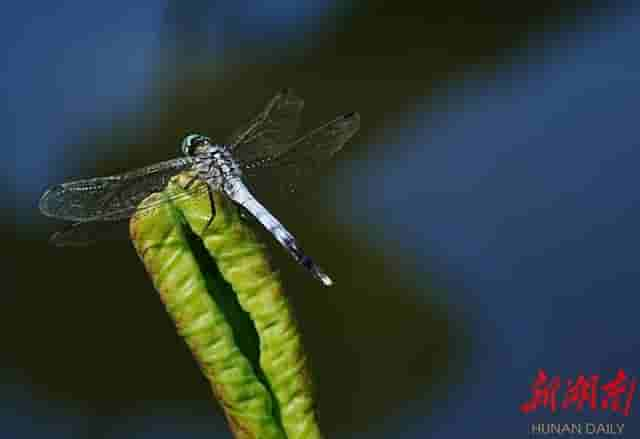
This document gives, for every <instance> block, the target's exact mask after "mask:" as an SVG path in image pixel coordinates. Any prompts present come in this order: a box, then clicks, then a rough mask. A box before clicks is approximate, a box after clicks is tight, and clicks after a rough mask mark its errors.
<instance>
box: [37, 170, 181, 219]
mask: <svg viewBox="0 0 640 439" xmlns="http://www.w3.org/2000/svg"><path fill="white" fill-rule="evenodd" d="M190 165H191V159H189V158H178V159H173V160H168V161H165V162H160V163H157V164H155V165H151V166H147V167H145V168H141V169H136V170H134V171H130V172H127V173H124V174H120V175H113V176H110V177H98V178H91V179H87V180H78V181H73V182H69V183H63V184H61V185H57V186H53V187H52V188H50V189H49V190H48V191H47V192H45V194H44V195H43V196H42V198H41V199H40V210H41V211H42V213H43V214H45V215H47V216H51V217H55V218H59V219H63V220H69V221H113V220H118V219H123V218H128V217H129V216H131V215H132V214H133V213H134V212H135V211H136V209H137V206H138V204H139V203H140V202H141V201H142V200H143V199H145V198H146V197H147V196H148V195H150V194H151V193H153V192H157V191H161V190H163V189H164V187H165V186H166V184H167V183H168V181H169V179H170V178H171V177H173V176H174V175H176V174H178V173H179V172H181V171H183V170H186V169H188V168H189V167H190ZM149 207H152V206H147V207H146V208H149Z"/></svg>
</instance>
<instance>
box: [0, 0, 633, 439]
mask: <svg viewBox="0 0 640 439" xmlns="http://www.w3.org/2000/svg"><path fill="white" fill-rule="evenodd" d="M600 4H601V5H602V3H600ZM5 12H6V13H4V14H3V19H2V26H1V27H0V34H1V35H2V41H3V46H4V51H5V54H6V55H5V68H4V69H3V73H2V77H3V81H2V83H3V88H4V90H5V100H4V101H5V109H4V112H3V113H4V117H3V118H2V120H1V121H0V124H1V126H2V132H3V134H4V135H3V137H4V142H3V144H4V150H5V157H4V158H3V160H2V161H1V162H0V163H1V167H2V177H3V183H4V184H3V191H2V192H3V193H2V199H3V203H2V221H3V227H2V232H3V236H4V238H5V239H4V240H3V245H4V248H5V250H4V254H5V258H6V259H7V262H10V264H9V265H7V268H6V270H7V273H6V274H5V276H6V280H7V283H6V284H5V287H4V289H3V294H2V295H0V309H1V310H2V315H3V317H2V320H1V321H2V348H1V349H0V356H1V357H0V358H1V362H0V436H2V437H8V438H13V437H19V438H31V437H47V438H125V437H126V438H128V437H132V438H133V437H136V438H144V439H147V438H149V439H150V438H154V439H156V438H169V437H172V438H173V437H180V438H189V439H191V438H194V439H195V438H209V437H231V436H230V433H228V431H227V428H226V426H225V422H224V419H223V418H222V416H221V413H220V410H219V409H218V408H217V407H216V405H215V403H213V402H212V400H211V397H210V391H209V388H208V385H207V384H206V382H205V380H204V378H203V377H202V376H201V374H200V372H199V370H198V368H197V366H196V363H195V361H194V360H193V359H192V358H191V356H190V353H189V352H188V350H187V348H186V347H185V346H184V343H183V342H182V340H181V339H180V338H179V336H177V335H176V331H175V329H174V327H173V325H172V323H171V322H170V320H169V318H168V316H167V315H166V313H165V311H164V309H163V307H162V304H161V303H160V301H159V300H158V296H157V294H156V293H155V292H154V290H153V288H152V286H151V284H150V282H149V281H148V280H147V277H146V274H145V272H144V270H143V267H142V265H141V264H140V263H139V261H138V260H137V258H136V256H135V253H134V251H133V249H132V248H131V245H130V244H129V243H128V242H127V241H126V239H122V240H120V241H109V242H105V243H102V244H101V245H99V246H96V247H92V248H88V249H83V250H76V249H55V248H51V247H49V246H48V245H47V237H48V236H49V234H50V233H52V232H53V231H54V230H56V229H57V228H58V227H59V224H54V223H53V222H52V221H50V220H48V219H46V218H43V217H41V216H39V214H38V211H37V208H36V205H37V200H38V197H39V196H40V194H41V193H42V191H43V190H44V189H45V188H46V187H47V186H49V185H51V184H55V183H60V182H62V181H65V180H69V179H76V178H84V177H90V176H95V175H108V174H112V173H116V172H120V171H123V170H127V169H130V168H133V167H138V166H143V165H146V164H149V163H153V162H156V161H160V160H164V159H167V158H171V157H173V156H174V155H175V154H177V152H178V145H179V142H180V139H181V137H182V136H183V135H184V134H186V133H187V132H190V131H201V132H204V133H208V134H209V135H210V136H211V137H213V138H214V139H222V138H224V136H225V135H227V134H229V133H230V131H231V130H232V129H233V128H235V126H236V125H237V124H239V123H241V122H243V121H245V120H246V119H247V117H249V116H250V115H252V114H253V113H255V112H256V111H257V110H259V109H260V108H261V106H262V105H263V104H264V102H265V101H266V100H267V99H268V98H269V97H271V96H272V95H273V94H274V93H275V92H276V91H277V90H278V89H280V88H282V87H293V88H294V89H295V90H296V91H297V93H298V94H299V95H301V96H302V97H304V98H305V100H306V103H307V105H306V107H305V114H304V121H303V125H304V127H305V128H307V129H308V128H313V127H315V126H317V125H319V124H320V123H322V122H324V121H326V120H329V119H330V118H332V117H334V116H335V115H337V114H339V113H344V112H348V111H354V110H356V111H359V112H361V114H362V125H363V126H362V129H361V132H360V133H359V134H358V135H357V136H356V137H355V138H354V140H353V141H352V142H351V143H350V144H349V145H348V147H347V148H346V149H345V151H343V152H342V153H341V154H340V155H339V156H338V158H337V160H335V161H334V162H333V163H332V164H331V165H330V166H328V167H327V169H325V170H324V171H323V172H321V173H320V174H319V175H318V176H317V178H316V179H315V181H314V185H313V187H312V188H310V189H309V191H308V192H307V193H306V194H305V196H302V197H297V198H292V199H285V200H283V199H281V198H279V197H277V196H275V195H274V197H272V198H273V199H271V198H269V199H268V200H265V204H267V205H268V206H269V208H270V209H271V210H272V211H273V212H274V213H275V215H276V216H278V217H280V218H281V219H282V221H283V223H284V224H286V225H287V226H288V227H289V228H290V230H292V231H293V232H294V234H295V235H296V236H298V238H299V239H300V241H301V242H302V243H303V245H304V247H305V248H306V249H307V251H308V252H309V253H310V254H311V255H313V256H314V258H315V259H317V260H318V262H319V263H320V264H321V265H322V266H324V267H325V268H326V269H327V271H328V272H329V273H330V274H331V275H332V277H333V278H334V279H335V280H336V286H335V287H333V288H331V289H323V288H322V287H321V286H319V285H317V283H316V282H315V281H313V280H312V279H311V278H310V277H309V276H308V275H307V273H305V272H304V270H302V269H301V268H300V267H297V266H295V265H294V264H293V263H292V262H291V261H290V260H289V258H288V257H287V255H285V254H284V252H282V251H281V250H280V249H279V248H277V246H275V245H273V243H272V242H271V240H269V238H268V237H265V239H266V240H267V241H268V242H269V243H270V245H271V246H272V248H273V252H272V253H273V258H274V261H275V264H276V266H277V267H278V268H279V269H280V270H281V272H282V276H283V277H284V282H285V286H286V287H287V290H288V291H289V293H290V295H291V296H292V301H293V303H294V305H295V307H296V310H297V311H298V317H299V320H300V322H301V326H302V331H303V333H304V336H305V341H306V345H307V348H308V350H309V352H310V355H311V358H312V360H313V365H314V373H315V375H316V381H317V384H318V388H319V404H320V415H321V423H322V426H323V429H324V431H325V432H326V434H327V437H330V438H389V437H393V438H407V439H412V438H425V437H438V438H462V437H491V438H501V437H504V438H516V437H528V428H529V424H530V423H533V422H544V420H546V419H554V421H553V422H572V421H574V420H576V419H578V420H583V421H588V422H614V421H616V420H617V422H622V421H623V420H624V421H626V423H627V427H626V428H627V430H626V431H627V434H628V436H626V437H634V436H635V437H640V436H636V434H640V423H639V422H638V421H637V416H635V415H634V416H632V417H630V418H621V417H620V415H614V414H611V413H608V412H595V413H587V414H582V415H579V416H578V415H575V416H574V415H571V414H570V413H567V412H562V414H560V415H556V416H555V417H548V416H545V415H544V414H541V413H538V414H535V415H527V416H525V415H523V414H521V413H520V412H519V411H518V406H519V404H520V403H522V402H524V401H525V400H526V399H528V398H529V393H530V390H529V386H530V383H531V382H532V381H533V378H534V376H535V373H536V371H537V369H538V368H545V370H547V371H548V372H549V373H551V374H554V375H561V376H563V377H572V376H573V377H575V376H576V375H578V374H582V373H585V374H601V375H602V376H603V377H607V376H608V377H610V378H612V377H613V374H614V373H615V371H616V370H617V369H618V368H624V369H625V370H626V371H627V372H629V373H631V374H634V375H635V376H640V351H639V350H638V346H640V335H639V331H638V326H637V321H636V320H635V319H636V318H637V315H638V307H639V305H640V299H639V297H640V296H639V295H638V292H639V287H640V270H639V269H638V248H640V237H639V233H638V224H640V203H638V201H640V200H639V198H640V197H639V196H638V187H639V186H640V185H639V183H640V178H639V172H638V168H639V165H640V134H639V133H638V114H639V113H638V105H639V103H640V58H639V57H638V47H639V46H640V10H639V8H638V4H637V2H631V1H629V2H611V3H609V6H608V7H606V8H605V7H601V6H600V7H596V5H595V2H594V3H593V4H592V3H591V2H528V3H524V4H523V3H513V4H512V5H511V6H510V7H505V6H504V5H498V4H495V5H494V4H487V3H477V2H471V1H460V2H445V3H438V4H432V2H422V3H418V2H415V3H403V2H384V1H370V2H335V1H329V0H315V1H307V2H294V1H281V2H277V4H271V2H269V3H267V2H254V1H240V2H216V1H213V2H206V1H203V0H198V1H193V2H177V1H168V2H134V4H132V2H124V1H113V2H90V3H89V2H80V1H68V2H64V4H54V3H37V2H19V3H15V4H13V5H12V6H10V7H9V10H6V11H5ZM636 403H637V401H636ZM636 405H637V404H636ZM634 431H635V432H636V433H633V432H634Z"/></svg>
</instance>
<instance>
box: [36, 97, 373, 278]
mask: <svg viewBox="0 0 640 439" xmlns="http://www.w3.org/2000/svg"><path fill="white" fill-rule="evenodd" d="M303 106H304V101H303V100H302V99H301V98H299V97H298V96H297V95H296V94H295V93H294V92H293V91H292V90H290V89H285V90H282V91H280V92H279V93H278V94H276V95H275V96H274V97H273V98H272V99H271V100H270V101H269V102H268V103H267V105H266V107H265V108H264V110H263V111H261V112H260V113H258V114H257V115H256V116H255V117H254V118H252V119H251V120H250V121H249V122H248V123H247V124H246V125H245V126H243V127H241V128H240V129H238V130H236V131H235V132H234V133H233V134H232V135H231V136H230V137H229V139H228V140H227V141H226V142H224V143H214V142H213V141H212V140H211V139H210V138H209V137H207V136H204V135H202V134H188V135H187V136H186V137H184V139H183V140H182V142H181V147H180V150H181V153H182V156H180V157H177V158H174V159H170V160H167V161H163V162H159V163H156V164H153V165H150V166H146V167H143V168H140V169H135V170H132V171H129V172H125V173H123V174H118V175H112V176H107V177H96V178H89V179H83V180H76V181H71V182H68V183H63V184H58V185H55V186H52V187H50V188H49V189H47V190H46V191H45V193H44V194H43V195H42V197H41V199H40V203H39V208H40V211H41V212H42V213H43V214H44V215H46V216H49V217H54V218H57V219H62V220H65V221H71V222H72V224H71V226H70V227H68V229H67V230H65V231H64V232H58V233H56V234H54V235H53V236H52V239H51V240H52V243H53V244H54V245H59V246H64V245H77V244H78V243H81V244H82V243H85V242H84V241H86V243H89V238H87V237H86V236H87V230H89V229H91V230H93V228H94V227H95V226H96V225H97V226H99V227H102V224H105V223H109V222H115V221H119V220H124V219H128V218H129V217H131V216H132V215H134V214H141V213H144V211H146V210H147V209H153V208H154V207H157V205H158V204H159V203H164V202H172V201H175V200H177V199H178V198H182V197H190V196H193V195H196V192H197V191H203V190H204V191H207V192H208V193H209V198H210V200H212V194H213V192H216V191H221V192H223V193H224V194H226V196H227V197H228V198H230V199H231V200H233V201H234V202H235V203H237V204H238V205H240V206H241V207H242V208H243V209H244V210H245V211H246V212H248V213H249V214H250V215H251V216H253V217H254V218H255V219H256V220H257V221H258V222H259V223H260V224H262V226H263V227H264V228H265V229H266V230H267V231H268V232H269V233H270V234H271V235H273V237H274V238H275V239H276V241H278V243H280V245H282V247H284V248H285V249H286V250H287V251H288V253H289V254H290V255H291V256H292V257H293V258H294V260H295V261H296V262H298V263H299V264H301V265H302V266H304V267H305V268H306V269H307V270H309V272H310V273H311V274H312V275H313V276H314V277H315V278H316V279H318V280H319V281H320V282H321V283H322V284H323V285H325V286H330V285H332V284H333V281H332V280H331V278H330V277H329V276H328V275H327V274H326V273H325V272H324V271H323V270H322V269H321V268H320V267H319V266H318V265H317V264H316V263H315V262H314V261H313V260H312V259H311V258H310V257H309V256H307V255H306V254H305V253H304V252H303V251H302V249H301V248H300V246H299V244H298V242H297V241H296V239H295V238H294V236H293V235H292V234H291V233H290V232H289V231H288V230H287V229H286V228H285V227H284V226H283V225H282V223H281V222H280V221H279V220H278V219H276V217H275V216H273V215H272V214H271V213H270V212H269V211H268V210H267V209H266V208H265V207H264V206H263V205H262V204H261V203H260V202H259V201H258V200H257V199H256V197H255V196H254V194H253V193H252V192H251V190H250V189H249V187H251V182H252V181H260V178H263V177H266V178H267V179H271V180H279V181H280V182H281V183H284V185H285V186H286V187H287V188H289V189H293V188H295V187H296V184H297V181H298V180H300V178H301V177H305V176H308V175H310V174H311V171H313V170H314V169H316V168H319V167H322V166H323V165H324V164H325V163H326V162H327V161H328V160H329V159H330V158H331V157H333V156H334V154H335V153H336V152H338V151H339V150H341V149H342V147H343V146H344V145H345V143H346V142H347V141H348V140H349V139H351V137H353V135H354V134H355V133H356V132H357V131H358V129H359V127H360V116H359V114H358V113H348V114H344V115H342V116H339V117H337V118H336V119H334V120H332V121H330V122H328V123H325V124H324V125H322V126H320V127H319V128H316V129H314V130H311V131H310V132H308V133H307V134H306V135H304V136H302V137H299V138H297V139H296V131H297V128H298V125H299V121H300V114H301V111H302V108H303ZM182 172H191V174H192V175H193V178H192V179H191V180H190V181H189V182H188V183H187V184H186V186H185V189H186V190H185V191H184V192H181V193H177V194H174V195H172V196H170V197H167V198H165V199H163V200H159V201H157V202H155V203H149V204H146V205H144V206H139V204H140V202H141V201H142V200H144V199H145V198H147V196H149V195H150V194H151V193H154V192H158V191H161V190H163V189H164V187H165V186H166V185H167V183H168V182H169V180H170V179H171V178H172V177H173V176H175V175H177V174H179V173H182ZM196 179H197V180H200V181H202V182H204V183H206V184H204V185H192V184H191V183H193V182H195V180H196ZM212 205H213V204H212ZM213 215H214V214H213V213H212V217H211V219H210V220H209V224H210V223H211V221H212V220H213Z"/></svg>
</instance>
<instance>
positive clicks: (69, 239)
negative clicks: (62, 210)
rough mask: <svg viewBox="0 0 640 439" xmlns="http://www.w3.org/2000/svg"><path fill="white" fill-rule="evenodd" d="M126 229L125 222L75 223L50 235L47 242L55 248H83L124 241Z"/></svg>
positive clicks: (126, 235) (126, 234)
mask: <svg viewBox="0 0 640 439" xmlns="http://www.w3.org/2000/svg"><path fill="white" fill-rule="evenodd" d="M127 228H128V223H127V221H125V220H120V221H83V222H77V223H73V224H70V225H68V226H66V227H64V228H63V229H61V230H60V231H58V232H56V233H54V234H53V235H51V238H49V242H50V243H51V244H53V245H55V246H57V247H84V246H88V245H91V244H94V243H96V242H97V241H103V240H105V239H113V240H123V239H126V238H127V237H128V236H129V235H128V233H127Z"/></svg>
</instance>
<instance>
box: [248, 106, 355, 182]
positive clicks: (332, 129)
mask: <svg viewBox="0 0 640 439" xmlns="http://www.w3.org/2000/svg"><path fill="white" fill-rule="evenodd" d="M358 128H360V115H359V114H358V113H349V114H346V115H344V116H340V117H338V118H336V119H334V120H332V121H331V122H328V123H326V124H325V125H323V126H321V127H319V128H316V129H315V130H313V131H311V132H310V133H308V134H307V135H306V136H304V137H302V138H300V139H299V140H297V141H296V142H294V143H293V144H292V145H290V147H289V148H288V149H286V150H285V152H284V153H281V154H279V155H275V156H271V157H266V158H261V159H257V160H254V161H251V162H241V166H242V168H243V173H244V175H246V176H248V177H249V183H250V184H251V182H252V181H254V182H256V183H254V184H253V185H252V186H256V185H261V184H262V183H263V180H268V179H270V180H274V182H275V183H276V184H278V185H280V186H281V187H282V188H284V189H285V190H286V191H288V192H290V191H292V190H294V189H295V188H296V186H297V184H298V183H299V182H300V180H301V179H303V178H305V177H308V176H310V175H312V174H313V171H314V170H316V169H317V168H319V167H321V166H322V165H323V164H324V163H325V162H326V161H328V160H329V159H330V158H331V157H332V156H333V155H334V154H335V153H336V152H338V151H339V150H340V149H342V147H343V146H344V144H345V143H346V142H347V141H348V140H349V139H350V138H351V137H353V135H354V134H355V133H356V132H357V131H358ZM264 183H266V184H268V182H266V181H264Z"/></svg>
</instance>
